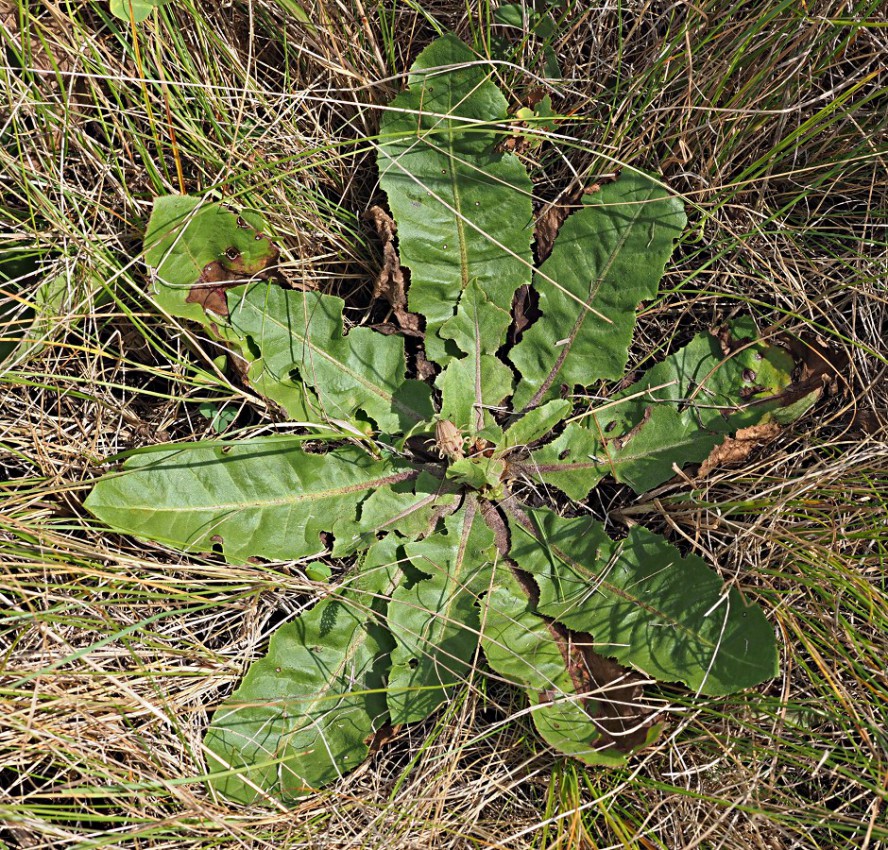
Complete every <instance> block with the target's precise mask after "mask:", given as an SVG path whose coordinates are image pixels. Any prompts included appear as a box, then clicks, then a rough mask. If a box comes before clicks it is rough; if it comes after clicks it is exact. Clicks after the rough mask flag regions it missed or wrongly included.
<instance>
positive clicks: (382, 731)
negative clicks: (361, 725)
mask: <svg viewBox="0 0 888 850" xmlns="http://www.w3.org/2000/svg"><path fill="white" fill-rule="evenodd" d="M400 731H401V724H398V725H397V726H392V725H391V724H390V723H386V724H385V726H381V727H380V728H379V729H377V730H376V731H375V732H374V733H373V734H372V735H368V736H367V737H366V738H365V739H364V743H365V744H366V745H367V748H368V750H369V754H370V755H371V756H372V755H374V754H375V753H378V752H379V751H380V750H381V749H382V748H383V747H384V746H385V745H386V744H388V743H389V742H390V741H394V739H395V738H397V737H398V733H399V732H400Z"/></svg>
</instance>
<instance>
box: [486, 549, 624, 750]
mask: <svg viewBox="0 0 888 850" xmlns="http://www.w3.org/2000/svg"><path fill="white" fill-rule="evenodd" d="M481 621H482V623H483V629H484V631H483V634H482V637H481V647H482V649H483V650H484V656H485V657H486V658H487V663H488V664H490V666H491V668H492V669H493V670H494V671H495V672H496V673H499V674H500V675H501V676H503V677H505V679H506V680H507V681H508V682H511V683H512V684H514V685H518V686H519V687H521V688H523V689H524V690H525V691H526V692H527V695H528V698H529V699H530V705H531V712H532V714H531V716H532V717H533V722H534V725H535V726H536V728H537V730H538V731H539V733H540V735H541V736H542V737H543V738H544V739H545V741H546V742H547V743H549V744H551V746H553V747H555V748H556V749H557V750H559V751H560V752H562V753H565V754H566V755H571V756H573V757H574V758H578V759H581V760H582V761H584V762H586V763H587V764H602V763H607V762H608V761H611V760H616V761H617V763H620V762H621V761H622V760H623V759H624V758H625V756H624V755H622V754H619V755H617V754H615V758H614V759H609V758H608V757H607V755H605V752H606V749H604V748H602V740H601V739H602V735H601V732H600V731H599V730H598V727H597V726H596V725H595V723H594V722H593V721H592V717H591V715H590V713H589V712H590V711H591V712H593V713H594V711H595V708H596V706H595V702H594V700H591V699H587V698H585V697H583V696H581V695H578V694H577V693H576V691H575V688H574V683H573V680H572V679H571V676H570V673H569V671H568V666H567V661H566V660H565V657H564V655H563V653H562V651H561V648H560V647H559V645H558V642H557V640H556V638H555V636H554V635H553V632H552V629H551V627H550V625H549V624H548V623H547V622H546V621H545V620H544V619H543V618H542V617H540V616H538V615H537V614H536V613H535V612H534V611H533V608H532V606H531V604H530V601H529V600H528V596H527V593H526V592H525V590H524V588H522V587H521V586H520V585H519V583H518V581H517V580H516V578H515V576H514V575H513V574H512V571H511V570H510V569H509V568H508V567H506V566H505V565H503V566H502V567H501V568H500V569H498V570H497V572H496V577H495V579H494V585H493V589H492V590H491V592H490V593H488V594H487V595H486V596H485V597H484V599H483V601H482V607H481ZM605 747H606V745H605Z"/></svg>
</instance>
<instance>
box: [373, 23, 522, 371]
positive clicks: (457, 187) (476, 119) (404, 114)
mask: <svg viewBox="0 0 888 850" xmlns="http://www.w3.org/2000/svg"><path fill="white" fill-rule="evenodd" d="M473 63H474V64H473ZM489 77H490V71H489V70H488V69H486V68H484V67H483V66H481V65H478V64H477V60H476V57H475V55H474V54H473V53H472V52H471V51H470V50H469V48H468V47H466V45H464V44H463V43H462V42H461V41H460V40H459V39H457V38H456V37H455V36H452V35H448V36H444V37H443V38H440V39H438V40H437V41H435V42H434V43H433V44H431V45H430V46H429V47H428V48H426V50H424V51H423V52H422V53H421V54H420V55H419V57H418V58H417V60H416V63H415V64H414V66H413V68H412V71H411V74H410V78H409V86H410V87H409V89H408V90H407V91H405V92H402V93H401V94H400V95H398V97H396V98H395V99H394V101H392V103H391V104H390V106H389V109H388V110H387V111H386V112H385V114H384V116H383V119H382V122H381V126H380V146H379V157H378V163H379V171H380V184H381V185H382V188H383V189H384V190H385V192H386V194H387V195H388V199H389V206H390V207H391V210H392V213H393V214H394V217H395V220H396V221H397V223H398V240H399V249H400V256H401V263H402V265H404V266H407V267H408V268H409V269H410V273H411V278H410V290H409V293H408V304H409V307H410V310H411V311H412V312H414V313H421V314H422V315H423V316H425V318H426V339H425V346H426V353H427V354H428V356H429V357H430V358H431V359H432V360H435V361H436V362H438V363H440V364H442V365H444V364H446V362H447V361H448V360H449V359H450V358H451V357H453V356H459V350H458V346H457V345H455V344H454V343H450V344H449V345H448V344H446V343H445V341H444V339H442V337H441V336H440V335H439V331H440V330H441V327H442V325H443V324H444V323H445V322H446V321H447V320H448V319H450V318H451V317H453V315H454V312H455V310H456V308H457V304H458V303H459V300H460V296H461V294H462V292H463V290H464V289H465V288H466V287H467V286H468V285H469V284H470V283H471V282H472V281H474V282H476V284H477V285H478V287H479V288H480V289H481V290H482V291H483V292H485V293H486V294H487V296H488V297H489V298H490V300H491V302H492V303H493V304H495V305H496V306H498V307H499V308H500V309H501V310H504V311H506V312H508V311H509V310H510V308H511V303H512V295H513V294H514V292H515V290H516V289H517V288H518V287H519V286H521V285H522V284H524V283H529V281H530V268H531V253H530V241H531V236H532V212H531V200H530V199H531V183H530V180H529V179H528V177H527V173H526V171H525V169H524V167H523V166H522V165H521V163H520V162H519V160H518V159H517V158H516V157H515V156H513V155H512V154H502V153H496V152H495V150H494V147H495V145H496V142H497V130H496V127H495V126H494V125H495V124H496V123H497V122H501V121H505V120H506V119H507V104H506V100H505V98H504V97H503V96H502V94H501V93H500V91H499V89H498V88H497V87H496V85H495V84H494V83H493V82H491V81H490V79H489ZM499 339H500V344H501V343H502V342H504V341H505V331H504V330H503V331H502V332H501V333H500V334H499ZM490 344H491V345H493V346H494V348H493V350H495V349H496V347H498V346H497V345H496V344H495V341H494V340H491V341H490ZM464 353H466V354H469V353H471V352H468V351H466V352H464Z"/></svg>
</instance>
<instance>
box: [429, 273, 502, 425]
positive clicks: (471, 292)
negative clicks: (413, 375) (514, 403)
mask: <svg viewBox="0 0 888 850" xmlns="http://www.w3.org/2000/svg"><path fill="white" fill-rule="evenodd" d="M509 322H510V317H509V313H508V312H507V311H506V310H503V309H502V308H501V307H498V306H497V305H496V304H494V303H493V301H491V299H490V298H489V296H488V294H487V293H486V292H484V291H483V290H482V289H481V287H480V286H479V285H478V282H477V281H476V280H473V281H471V282H470V283H469V284H468V286H466V288H465V290H464V291H463V294H462V297H461V298H460V302H459V307H458V309H457V313H456V316H454V317H453V318H452V319H450V320H449V321H447V322H446V323H445V324H444V326H443V327H442V328H441V331H440V335H441V336H442V337H444V338H446V339H452V340H454V342H456V344H457V345H458V346H459V348H460V349H461V350H462V351H465V352H467V354H466V356H465V357H463V358H462V359H460V360H451V361H450V363H449V364H448V365H447V367H446V368H445V369H444V371H443V372H442V373H441V374H440V375H439V376H438V380H437V381H436V382H435V383H436V384H437V386H438V387H439V388H440V389H441V417H442V418H444V419H447V420H449V421H450V422H452V423H453V424H454V425H456V426H457V427H458V428H460V429H461V430H463V431H465V432H466V433H467V434H471V435H474V434H476V433H477V432H478V431H480V430H481V429H482V428H484V427H485V425H490V424H493V419H492V418H491V413H490V411H491V410H493V409H496V408H497V407H499V405H500V404H501V403H502V402H503V400H504V399H505V398H506V397H507V396H510V395H511V394H512V382H513V376H512V370H511V369H509V367H508V366H506V364H505V363H503V362H502V360H500V359H499V358H498V357H496V351H497V349H498V348H499V346H500V345H501V340H502V339H503V338H504V335H505V333H506V330H507V329H508V327H509Z"/></svg>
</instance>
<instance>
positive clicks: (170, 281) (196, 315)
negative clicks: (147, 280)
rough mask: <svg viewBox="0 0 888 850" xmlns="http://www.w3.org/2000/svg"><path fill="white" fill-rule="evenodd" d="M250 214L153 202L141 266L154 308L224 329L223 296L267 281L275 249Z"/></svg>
mask: <svg viewBox="0 0 888 850" xmlns="http://www.w3.org/2000/svg"><path fill="white" fill-rule="evenodd" d="M264 227H265V224H264V222H263V220H262V219H261V218H260V217H259V216H258V215H256V214H255V213H249V212H243V213H241V214H240V215H238V214H237V213H235V212H234V211H233V210H231V209H230V208H229V207H226V206H223V205H222V204H216V203H213V202H210V201H204V200H203V199H201V198H195V197H192V196H190V195H166V196H164V197H160V198H156V199H155V201H154V207H153V209H152V211H151V218H150V219H149V220H148V227H147V229H146V231H145V237H144V240H143V241H144V246H145V263H146V264H147V265H148V267H149V268H150V269H151V271H152V274H153V279H154V283H153V292H154V295H155V298H156V300H157V303H158V304H159V305H160V306H161V307H163V309H164V310H166V311H167V312H168V313H171V314H172V315H174V316H180V317H182V318H183V319H193V320H194V321H196V322H200V323H201V324H203V325H204V326H205V327H207V328H208V329H209V330H211V331H216V332H219V330H220V329H224V326H225V324H226V320H227V318H228V305H227V304H226V299H225V293H226V291H227V289H229V288H230V287H232V286H237V285H238V284H243V283H247V282H248V281H250V280H252V279H253V278H255V277H257V276H264V275H266V274H267V273H268V272H269V270H270V269H271V267H272V266H273V264H274V263H276V262H277V258H278V254H279V252H278V249H277V247H276V246H275V245H274V243H273V242H272V241H271V240H270V239H269V238H268V236H266V235H265V234H264V233H263V229H264Z"/></svg>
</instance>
